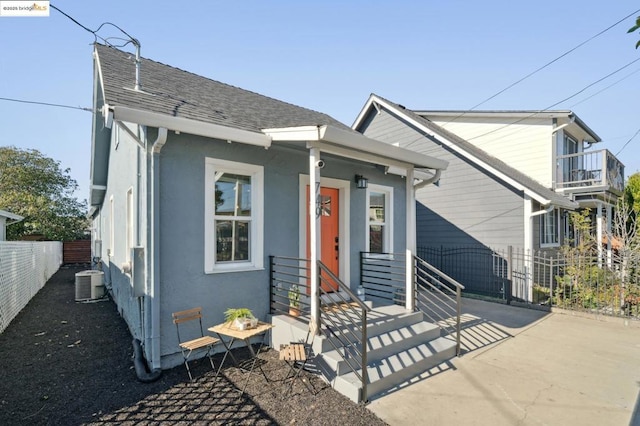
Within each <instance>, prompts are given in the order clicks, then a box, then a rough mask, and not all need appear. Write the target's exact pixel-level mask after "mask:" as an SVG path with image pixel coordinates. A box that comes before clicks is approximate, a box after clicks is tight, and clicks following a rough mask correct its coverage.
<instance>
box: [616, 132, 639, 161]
mask: <svg viewBox="0 0 640 426" xmlns="http://www.w3.org/2000/svg"><path fill="white" fill-rule="evenodd" d="M638 133H640V129H638V130H636V132H635V133H634V134H633V136H631V137H630V138H629V140H628V141H626V142H625V144H624V145H622V148H620V150H619V151H618V152H616V157H617V156H618V154H620V153H621V152H622V150H623V149H625V148H626V147H627V145H629V143H630V142H631V141H632V140H633V138H635V137H636V136H638Z"/></svg>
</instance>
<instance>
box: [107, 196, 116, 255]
mask: <svg viewBox="0 0 640 426" xmlns="http://www.w3.org/2000/svg"><path fill="white" fill-rule="evenodd" d="M115 214H116V209H115V205H114V201H113V195H111V196H110V197H109V249H108V250H109V253H107V255H108V256H109V257H113V256H114V255H115V248H116V242H115V239H116V218H115Z"/></svg>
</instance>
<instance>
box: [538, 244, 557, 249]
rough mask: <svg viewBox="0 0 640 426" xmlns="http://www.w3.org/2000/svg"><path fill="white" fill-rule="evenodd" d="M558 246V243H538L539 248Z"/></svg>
mask: <svg viewBox="0 0 640 426" xmlns="http://www.w3.org/2000/svg"><path fill="white" fill-rule="evenodd" d="M556 247H560V243H552V244H540V248H556Z"/></svg>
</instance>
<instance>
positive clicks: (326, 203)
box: [307, 185, 340, 291]
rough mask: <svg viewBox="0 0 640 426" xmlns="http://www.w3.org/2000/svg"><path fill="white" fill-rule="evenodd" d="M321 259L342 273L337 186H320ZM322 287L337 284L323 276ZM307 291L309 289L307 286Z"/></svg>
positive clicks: (309, 255) (331, 268)
mask: <svg viewBox="0 0 640 426" xmlns="http://www.w3.org/2000/svg"><path fill="white" fill-rule="evenodd" d="M318 207H319V208H318V213H319V214H320V228H321V230H320V260H321V261H322V263H324V264H325V265H326V266H327V268H329V270H330V271H331V272H333V274H334V275H335V276H336V277H339V276H340V275H339V273H340V220H339V219H340V215H339V212H340V205H339V190H338V189H337V188H326V187H321V188H320V205H319V206H318ZM308 208H309V186H308V185H307V210H308ZM309 240H310V234H309V213H308V212H307V258H310V257H311V249H310V246H309ZM322 288H323V290H325V291H334V290H337V289H338V287H337V284H335V283H332V282H329V281H328V280H326V279H324V278H323V281H322ZM307 291H309V289H308V287H307Z"/></svg>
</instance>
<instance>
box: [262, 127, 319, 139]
mask: <svg viewBox="0 0 640 426" xmlns="http://www.w3.org/2000/svg"><path fill="white" fill-rule="evenodd" d="M262 133H264V134H265V135H267V136H269V137H270V138H271V140H272V141H273V142H307V141H317V140H319V139H320V136H319V127H318V126H299V127H281V128H274V129H262Z"/></svg>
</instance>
